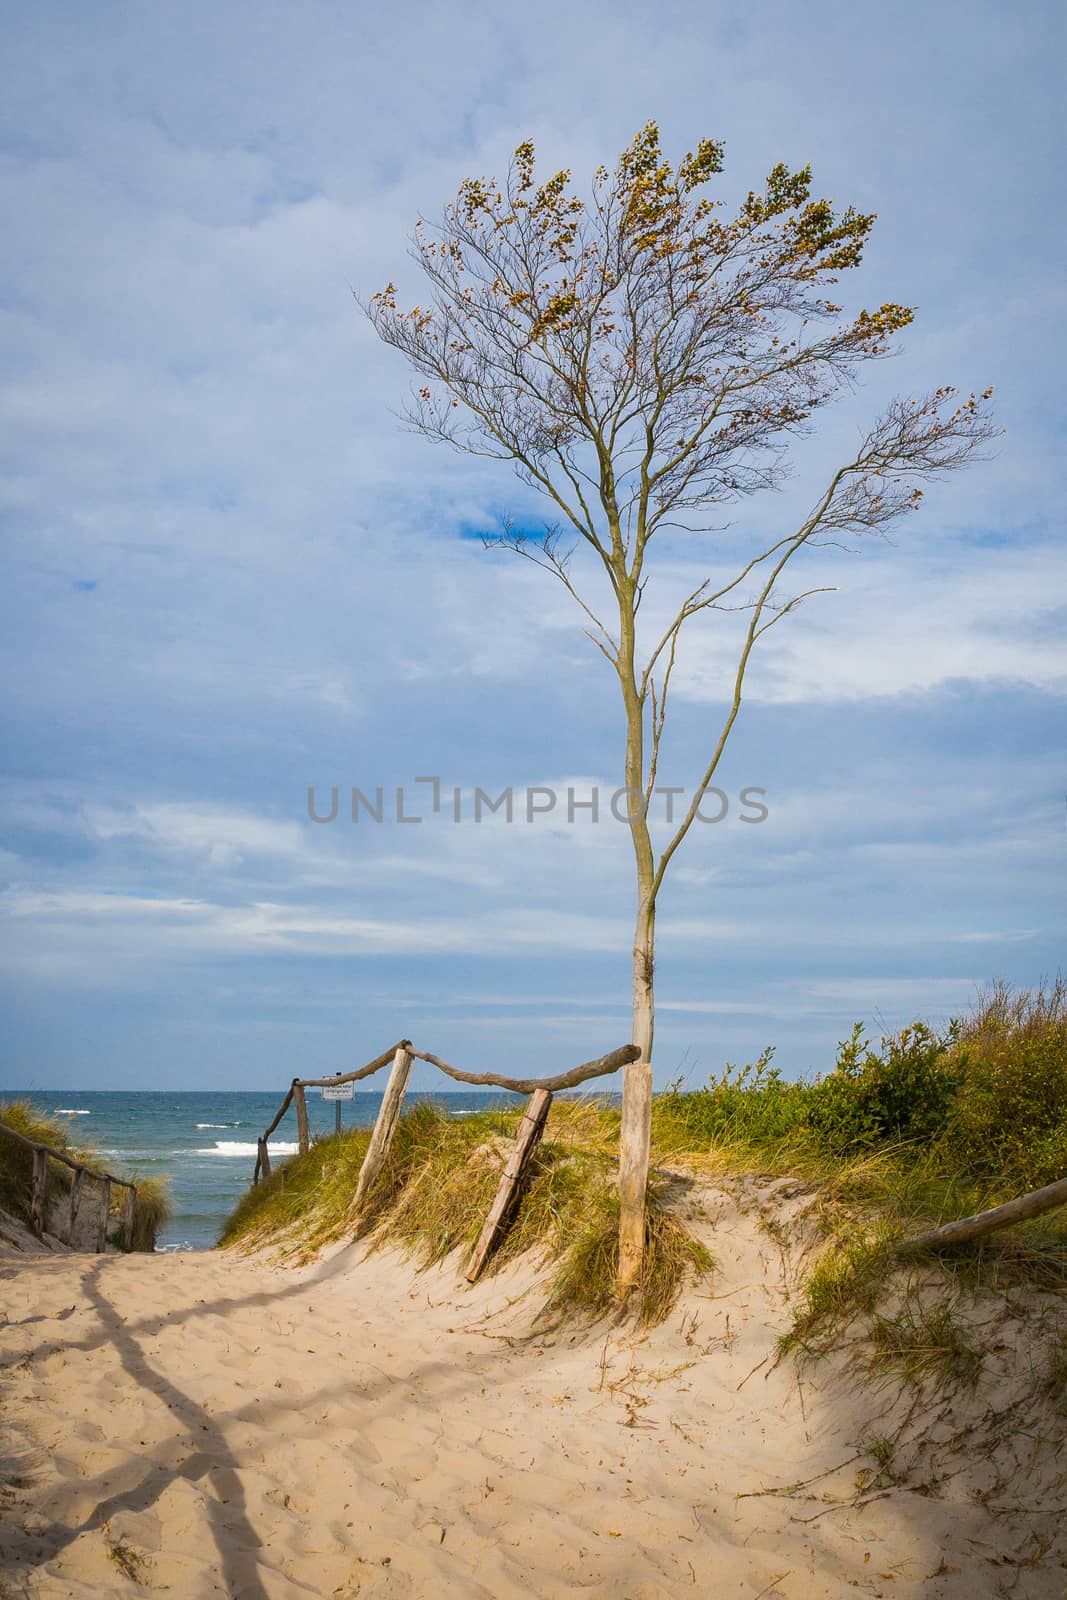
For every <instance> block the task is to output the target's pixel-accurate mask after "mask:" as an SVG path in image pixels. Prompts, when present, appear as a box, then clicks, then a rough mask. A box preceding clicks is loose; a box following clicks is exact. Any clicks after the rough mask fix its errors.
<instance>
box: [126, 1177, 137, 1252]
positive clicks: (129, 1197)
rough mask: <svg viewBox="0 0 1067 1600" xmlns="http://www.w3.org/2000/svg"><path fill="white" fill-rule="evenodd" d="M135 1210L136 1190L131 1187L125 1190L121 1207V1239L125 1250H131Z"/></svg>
mask: <svg viewBox="0 0 1067 1600" xmlns="http://www.w3.org/2000/svg"><path fill="white" fill-rule="evenodd" d="M136 1209H137V1190H136V1189H135V1188H134V1187H133V1186H132V1185H131V1186H130V1187H129V1188H128V1189H127V1190H126V1201H125V1204H124V1205H123V1207H122V1238H123V1242H124V1243H125V1245H126V1248H127V1250H132V1249H133V1214H134V1211H135V1210H136Z"/></svg>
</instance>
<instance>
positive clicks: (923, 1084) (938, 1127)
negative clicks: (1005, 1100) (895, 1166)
mask: <svg viewBox="0 0 1067 1600" xmlns="http://www.w3.org/2000/svg"><path fill="white" fill-rule="evenodd" d="M955 1039H956V1034H955V1030H954V1029H953V1030H950V1031H949V1033H948V1034H947V1035H945V1036H944V1037H939V1036H938V1035H937V1034H935V1033H933V1032H932V1031H931V1029H929V1028H928V1027H927V1026H926V1025H925V1023H922V1022H915V1023H913V1024H912V1026H911V1027H910V1028H905V1029H904V1030H903V1031H902V1032H901V1033H899V1034H897V1035H895V1036H894V1037H892V1038H888V1039H883V1040H882V1044H881V1048H880V1049H879V1050H874V1049H873V1048H872V1047H871V1046H870V1045H868V1044H867V1043H866V1041H865V1040H864V1037H863V1027H862V1025H861V1024H860V1023H858V1022H857V1023H856V1025H855V1027H854V1028H853V1030H852V1036H851V1038H849V1039H848V1040H846V1041H845V1042H844V1043H843V1044H842V1045H841V1046H840V1048H839V1053H838V1058H837V1063H836V1065H835V1067H834V1070H833V1072H831V1073H829V1074H828V1076H827V1077H825V1078H822V1079H820V1080H819V1082H817V1083H816V1084H814V1085H813V1086H812V1088H811V1090H810V1091H809V1095H808V1102H807V1120H808V1126H809V1127H810V1128H811V1129H812V1132H813V1133H814V1134H815V1136H816V1138H817V1139H818V1141H819V1142H820V1143H821V1144H823V1145H824V1146H825V1147H826V1148H827V1149H829V1150H832V1151H835V1152H841V1153H844V1152H846V1151H849V1150H857V1149H863V1148H865V1147H869V1146H872V1145H876V1144H879V1143H882V1142H885V1141H887V1140H889V1141H893V1142H895V1143H907V1144H912V1143H916V1144H928V1143H930V1142H931V1141H932V1140H934V1139H936V1138H937V1137H939V1136H940V1135H941V1134H943V1133H944V1131H945V1128H946V1126H947V1124H948V1119H949V1113H950V1109H951V1107H952V1105H953V1102H954V1100H955V1097H956V1094H957V1091H958V1088H959V1077H958V1074H957V1073H955V1072H953V1071H952V1070H951V1051H952V1048H953V1046H954V1044H955Z"/></svg>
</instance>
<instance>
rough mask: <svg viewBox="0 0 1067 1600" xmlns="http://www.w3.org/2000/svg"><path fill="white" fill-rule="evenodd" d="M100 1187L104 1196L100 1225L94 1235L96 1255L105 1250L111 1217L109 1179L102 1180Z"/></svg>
mask: <svg viewBox="0 0 1067 1600" xmlns="http://www.w3.org/2000/svg"><path fill="white" fill-rule="evenodd" d="M101 1187H102V1188H103V1191H104V1195H103V1200H102V1203H101V1206H100V1225H99V1227H98V1229H97V1234H96V1253H97V1255H102V1254H103V1252H104V1251H105V1250H106V1249H107V1225H108V1222H109V1220H110V1217H111V1179H110V1178H104V1179H103V1181H102V1185H101Z"/></svg>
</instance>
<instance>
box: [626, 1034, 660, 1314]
mask: <svg viewBox="0 0 1067 1600" xmlns="http://www.w3.org/2000/svg"><path fill="white" fill-rule="evenodd" d="M651 1143H652V1064H651V1062H648V1061H631V1062H630V1064H629V1066H627V1067H626V1068H625V1069H624V1074H623V1084H622V1128H621V1130H620V1134H619V1280H618V1290H619V1295H620V1297H621V1298H623V1299H625V1297H626V1296H627V1295H628V1294H629V1292H630V1290H631V1289H632V1288H633V1286H634V1283H635V1281H636V1279H637V1277H638V1275H639V1273H640V1271H641V1263H642V1261H643V1259H644V1254H645V1212H646V1208H647V1200H648V1165H649V1151H650V1148H651Z"/></svg>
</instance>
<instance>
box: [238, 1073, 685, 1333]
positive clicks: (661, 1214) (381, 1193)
mask: <svg viewBox="0 0 1067 1600" xmlns="http://www.w3.org/2000/svg"><path fill="white" fill-rule="evenodd" d="M519 1116H520V1112H519V1111H518V1110H489V1111H482V1112H478V1113H477V1114H476V1115H474V1116H464V1117H461V1118H460V1117H451V1116H449V1114H448V1113H447V1111H446V1110H444V1109H442V1108H441V1107H440V1106H438V1105H436V1104H434V1103H433V1102H430V1101H423V1102H421V1103H420V1104H418V1105H417V1106H415V1107H413V1108H412V1110H411V1111H409V1112H408V1113H407V1114H406V1115H404V1116H403V1117H402V1118H401V1120H400V1122H399V1124H398V1125H397V1130H396V1135H395V1137H394V1140H393V1145H392V1148H391V1150H390V1152H389V1156H388V1159H387V1161H386V1163H385V1166H384V1167H383V1169H382V1172H381V1173H380V1175H379V1177H378V1181H377V1182H376V1184H375V1185H374V1188H373V1189H372V1190H371V1192H370V1194H369V1196H368V1198H367V1202H366V1205H365V1207H364V1210H363V1213H362V1215H361V1216H360V1218H359V1222H358V1233H359V1234H360V1236H363V1237H369V1238H370V1241H371V1244H372V1247H373V1248H378V1247H381V1246H385V1245H392V1246H398V1247H400V1248H401V1249H403V1250H404V1251H405V1252H407V1253H408V1254H409V1255H411V1256H412V1257H413V1258H414V1260H415V1261H416V1262H417V1263H418V1265H419V1266H420V1267H428V1266H431V1265H433V1264H434V1263H436V1262H439V1261H442V1260H444V1259H445V1257H446V1256H449V1255H451V1254H452V1252H458V1257H459V1260H461V1261H463V1260H465V1259H466V1257H467V1255H468V1254H469V1253H470V1251H471V1250H472V1249H473V1248H474V1245H475V1242H476V1241H477V1238H478V1235H479V1233H480V1232H481V1229H482V1225H483V1223H484V1222H485V1217H486V1213H487V1211H488V1209H489V1206H490V1204H491V1203H492V1200H493V1196H494V1195H495V1194H496V1191H497V1187H498V1185H499V1183H500V1174H501V1171H502V1169H503V1166H504V1163H505V1161H506V1160H507V1157H508V1154H509V1152H510V1148H511V1144H512V1141H513V1140H514V1137H515V1133H516V1130H517V1127H518V1122H519ZM368 1138H369V1135H368V1134H367V1133H366V1132H365V1131H361V1132H357V1133H351V1134H347V1135H345V1136H343V1137H342V1138H341V1139H323V1140H320V1141H318V1142H317V1143H315V1144H314V1145H312V1147H311V1149H310V1150H309V1151H308V1153H307V1154H306V1155H303V1156H294V1157H293V1158H292V1159H291V1160H289V1161H287V1162H286V1164H285V1165H284V1166H283V1167H280V1168H279V1169H278V1170H277V1171H275V1172H273V1173H272V1174H271V1176H270V1178H269V1179H267V1181H266V1182H265V1183H260V1184H258V1185H257V1186H256V1188H255V1189H253V1190H251V1191H250V1192H249V1193H248V1194H247V1195H245V1197H244V1198H243V1199H242V1201H241V1202H240V1204H239V1205H238V1206H237V1208H236V1210H235V1211H234V1212H233V1214H232V1215H231V1216H230V1218H229V1219H228V1220H227V1223H226V1225H225V1227H224V1229H223V1232H222V1236H221V1238H220V1241H219V1242H220V1243H221V1244H233V1243H241V1244H243V1245H246V1246H254V1245H256V1244H261V1243H266V1242H268V1241H270V1242H277V1243H280V1244H281V1246H282V1248H283V1249H284V1250H286V1251H287V1252H289V1253H291V1254H293V1255H296V1256H298V1257H301V1258H305V1257H307V1256H309V1255H311V1254H313V1253H314V1252H315V1251H316V1250H318V1249H320V1248H321V1247H322V1245H323V1244H325V1243H328V1242H330V1241H331V1240H333V1239H337V1238H342V1237H346V1236H350V1235H352V1234H353V1233H354V1232H356V1231H357V1225H356V1223H355V1222H353V1220H352V1219H351V1218H350V1217H349V1215H348V1207H349V1204H350V1201H351V1197H352V1192H353V1190H354V1188H355V1181H356V1177H357V1175H358V1172H359V1167H360V1163H361V1162H362V1159H363V1155H364V1152H365V1150H366V1147H367V1141H368ZM617 1143H618V1113H617V1112H615V1111H612V1110H609V1109H605V1108H603V1107H601V1106H599V1105H597V1104H596V1103H595V1102H592V1101H571V1100H557V1101H556V1103H555V1104H554V1106H553V1108H552V1112H551V1114H550V1117H549V1123H548V1127H547V1129H546V1134H545V1138H544V1139H543V1140H542V1142H541V1144H540V1145H539V1147H538V1149H537V1151H536V1152H535V1154H534V1157H533V1159H532V1161H531V1165H530V1169H529V1174H528V1178H527V1181H526V1183H525V1186H524V1188H523V1192H522V1195H521V1197H520V1201H519V1203H518V1205H517V1207H516V1209H515V1213H514V1215H513V1216H512V1218H511V1219H510V1223H509V1226H508V1228H507V1230H506V1232H505V1233H504V1235H503V1238H502V1239H501V1241H500V1243H499V1245H498V1247H497V1248H496V1249H495V1250H494V1252H493V1254H492V1255H491V1257H490V1258H489V1262H488V1263H487V1266H486V1272H487V1274H491V1273H495V1272H499V1271H500V1270H501V1268H503V1267H505V1266H506V1265H507V1264H508V1263H509V1262H512V1261H514V1260H516V1259H517V1258H518V1257H519V1256H522V1255H525V1254H527V1253H532V1254H533V1255H534V1257H535V1258H536V1259H537V1260H538V1261H539V1262H542V1263H545V1264H550V1265H551V1275H550V1278H549V1286H548V1294H547V1298H546V1300H545V1302H544V1305H543V1306H542V1308H541V1311H540V1313H539V1320H540V1321H541V1322H543V1323H552V1322H555V1321H559V1320H561V1319H562V1318H564V1317H569V1316H585V1317H597V1316H601V1315H603V1314H605V1313H607V1312H609V1311H611V1310H612V1309H615V1308H617V1301H616V1298H615V1288H614V1284H615V1275H616V1268H617V1261H618V1199H617V1195H616V1192H615V1173H614V1159H615V1149H616V1146H617ZM671 1188H672V1184H671V1183H670V1182H669V1181H668V1180H666V1179H663V1178H657V1179H656V1180H655V1181H654V1182H653V1185H652V1193H651V1197H650V1200H651V1203H650V1207H649V1221H648V1249H647V1251H646V1260H645V1269H644V1272H643V1274H642V1277H641V1279H640V1281H639V1282H638V1283H637V1284H636V1285H635V1287H634V1290H633V1294H632V1297H631V1310H632V1311H633V1312H634V1313H635V1314H636V1316H637V1317H638V1318H639V1319H640V1320H641V1321H642V1322H645V1323H653V1322H658V1321H661V1320H662V1318H663V1317H665V1316H666V1315H667V1314H668V1313H669V1311H670V1309H671V1307H672V1306H673V1305H674V1303H675V1301H676V1300H677V1298H678V1295H679V1293H680V1291H681V1288H682V1284H683V1282H684V1280H685V1278H686V1276H687V1275H688V1274H696V1273H706V1272H708V1271H710V1269H711V1264H712V1263H711V1258H710V1255H709V1254H708V1252H707V1250H706V1249H705V1248H704V1246H703V1245H701V1244H700V1243H699V1241H698V1240H697V1239H695V1238H694V1237H693V1236H692V1235H691V1234H690V1233H689V1232H688V1230H687V1229H686V1228H685V1227H684V1226H683V1225H682V1223H681V1222H680V1221H679V1220H678V1219H677V1218H676V1217H675V1216H674V1215H672V1211H671V1197H670V1193H669V1191H670V1189H671Z"/></svg>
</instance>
